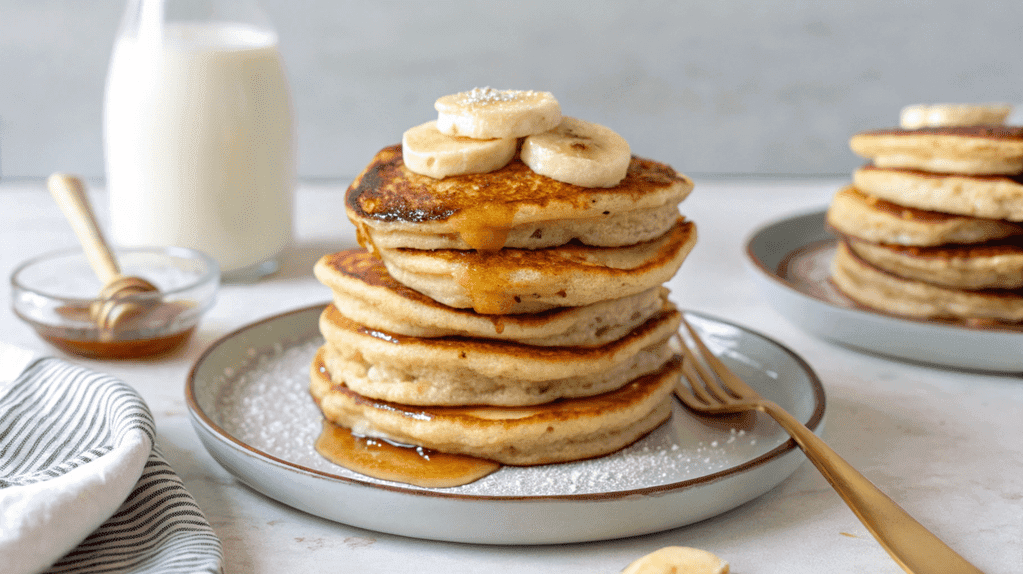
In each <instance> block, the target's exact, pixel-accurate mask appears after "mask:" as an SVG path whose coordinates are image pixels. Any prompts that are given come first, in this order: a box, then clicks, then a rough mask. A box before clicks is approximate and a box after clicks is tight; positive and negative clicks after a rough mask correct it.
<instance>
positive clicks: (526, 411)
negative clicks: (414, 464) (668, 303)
mask: <svg viewBox="0 0 1023 574" xmlns="http://www.w3.org/2000/svg"><path fill="white" fill-rule="evenodd" d="M680 373H681V361H680V360H672V361H670V362H669V363H668V364H666V365H665V366H664V367H663V368H662V369H660V370H659V371H657V372H655V373H652V374H649V375H646V376H643V377H640V378H638V379H636V380H634V381H632V382H630V383H628V384H627V385H625V386H624V387H622V388H620V389H618V390H617V391H613V392H610V393H603V394H600V395H596V396H593V397H586V398H579V399H565V400H560V401H555V402H553V403H547V404H545V405H541V406H536V407H504V408H502V407H479V406H459V407H410V406H407V405H401V404H397V403H390V402H386V401H379V400H375V399H368V398H366V397H364V396H362V395H360V394H358V393H355V392H353V391H351V390H350V389H348V387H347V386H345V385H344V384H340V383H335V382H333V380H332V377H331V374H330V372H329V370H328V368H327V366H326V365H325V363H324V362H323V360H322V359H321V358H320V356H319V355H318V356H317V358H316V359H315V360H314V361H313V362H312V364H311V366H310V379H311V385H310V392H311V394H312V396H313V398H314V399H315V400H316V402H317V404H318V405H319V406H320V410H321V411H322V412H323V415H324V417H325V418H326V419H327V420H329V421H331V422H333V423H334V424H337V425H340V426H343V427H347V428H350V429H352V431H353V432H354V433H356V434H359V435H363V436H371V437H378V438H385V439H388V440H391V441H394V442H398V443H404V444H414V445H419V446H424V447H427V448H432V449H434V450H437V451H440V452H448V453H455V454H466V455H470V456H475V457H479V458H485V459H489V460H495V461H498V462H501V463H504V464H511V465H534V464H548V463H554V462H564V461H570V460H579V459H584V458H592V457H596V456H601V455H604V454H608V453H611V452H614V451H616V450H619V449H621V448H623V447H625V446H627V445H629V444H631V443H632V442H634V441H636V440H637V439H639V438H640V437H642V436H643V435H645V434H646V433H648V432H650V431H651V430H653V429H654V428H656V427H657V426H658V425H660V424H661V423H663V422H664V421H665V420H666V419H667V418H668V417H669V416H670V414H671V398H670V394H671V391H672V389H673V388H674V385H675V383H676V382H677V381H678V378H679V376H680Z"/></svg>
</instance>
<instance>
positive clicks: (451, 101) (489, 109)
mask: <svg viewBox="0 0 1023 574" xmlns="http://www.w3.org/2000/svg"><path fill="white" fill-rule="evenodd" d="M433 107H434V108H436V109H437V129H439V130H440V131H441V133H445V134H448V135H451V136H462V137H469V138H475V139H492V138H520V137H524V136H528V135H532V134H538V133H540V132H545V131H547V130H549V129H551V128H553V127H554V126H556V125H558V122H560V121H561V106H560V105H559V104H558V100H556V99H554V96H553V95H551V93H550V92H534V91H533V90H495V89H494V88H474V89H472V90H470V91H468V92H459V93H457V94H451V95H449V96H443V97H441V98H438V99H437V101H436V103H434V106H433Z"/></svg>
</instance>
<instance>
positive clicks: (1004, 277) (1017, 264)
mask: <svg viewBox="0 0 1023 574" xmlns="http://www.w3.org/2000/svg"><path fill="white" fill-rule="evenodd" d="M848 246H849V248H850V249H852V251H853V252H854V253H855V254H856V255H857V256H859V257H860V259H863V260H864V261H866V262H867V263H870V264H871V265H873V266H874V267H877V268H879V269H881V270H884V271H888V272H889V273H893V274H895V275H898V276H899V277H904V278H906V279H916V280H918V281H925V282H927V283H932V284H935V285H943V286H946V287H955V288H958V289H1019V288H1021V287H1023V244H1021V243H1020V241H1019V240H1018V239H1017V240H1015V241H1012V240H998V241H990V242H987V243H979V244H972V245H938V246H930V247H916V246H900V245H883V244H877V243H870V242H866V241H859V240H850V241H848Z"/></svg>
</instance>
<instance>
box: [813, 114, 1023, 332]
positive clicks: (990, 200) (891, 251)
mask: <svg viewBox="0 0 1023 574" xmlns="http://www.w3.org/2000/svg"><path fill="white" fill-rule="evenodd" d="M973 108H977V109H976V110H974V109H973ZM981 108H984V106H973V107H971V106H968V105H963V106H958V107H956V106H943V107H942V108H941V109H939V110H937V111H938V112H941V113H940V114H937V115H938V116H940V115H941V114H945V115H947V116H948V117H947V118H945V119H942V118H941V117H937V116H936V118H937V119H935V118H930V119H928V120H927V123H930V122H931V121H932V120H934V121H938V122H939V123H942V122H944V123H952V124H959V123H963V122H969V121H974V120H970V119H969V118H970V117H974V116H971V115H970V114H972V113H973V111H978V110H979V111H983V112H985V113H986V112H987V111H992V110H987V109H986V108H984V109H981ZM910 111H913V112H914V113H915V112H916V111H920V112H921V113H923V112H927V114H930V111H931V110H930V108H920V110H910ZM993 111H995V112H997V114H995V115H998V114H1002V112H1003V111H1004V110H1001V109H998V110H993ZM946 112H947V113H946ZM965 112H970V113H968V114H966V113H965ZM995 115H991V116H984V117H985V118H989V119H990V120H991V121H992V122H993V123H994V124H996V125H965V126H963V125H951V126H950V125H943V126H937V127H919V128H915V129H907V128H892V129H883V130H872V131H867V132H861V133H858V134H856V135H854V136H852V138H850V142H849V145H850V147H851V148H852V149H853V151H855V152H856V153H858V154H860V155H861V156H863V157H865V158H867V159H869V160H870V163H868V164H867V165H864V166H862V167H860V168H858V169H857V170H855V171H854V172H853V182H852V185H851V186H848V187H846V188H844V189H842V190H839V192H838V193H836V195H835V197H834V199H833V200H832V203H831V206H830V207H829V209H828V214H827V222H828V225H829V226H830V227H831V228H832V229H833V230H834V231H836V232H837V233H838V234H839V235H840V239H841V242H840V244H839V247H838V250H837V253H836V255H835V260H834V262H833V266H832V271H831V278H832V280H833V282H834V283H835V285H836V286H837V287H838V288H839V289H840V290H841V291H842V292H844V293H845V294H846V295H847V296H849V298H851V299H853V300H854V301H856V302H858V303H860V304H862V305H863V306H865V307H870V308H872V309H875V310H879V311H883V312H888V313H893V314H897V315H905V316H911V317H919V318H926V319H941V320H957V321H965V322H971V321H994V322H1008V323H1012V322H1018V321H1020V320H1023V308H1021V307H1020V304H1021V301H1023V300H1021V298H1020V289H1021V288H1023V241H1021V229H1023V227H1021V226H1020V225H1019V223H1018V222H1020V221H1023V177H1021V174H1023V127H1013V126H1004V125H997V124H998V123H999V122H1000V121H1001V120H1000V119H998V118H997V117H995ZM976 117H979V116H976ZM995 120H997V121H995ZM975 121H978V122H980V121H981V120H979V119H978V120H975ZM984 121H985V122H986V121H988V119H984Z"/></svg>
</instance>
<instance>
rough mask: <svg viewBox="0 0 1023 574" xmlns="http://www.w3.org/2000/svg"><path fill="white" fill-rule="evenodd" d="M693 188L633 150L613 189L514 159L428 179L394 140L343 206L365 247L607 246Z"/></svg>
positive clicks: (636, 234)
mask: <svg viewBox="0 0 1023 574" xmlns="http://www.w3.org/2000/svg"><path fill="white" fill-rule="evenodd" d="M692 189H693V182H692V180H690V179H689V178H687V177H686V176H684V175H682V174H680V173H678V172H676V171H675V170H674V169H672V168H671V167H669V166H667V165H665V164H662V163H658V162H655V161H651V160H647V159H642V158H638V157H633V158H632V160H631V163H630V165H629V169H628V172H627V174H626V177H625V179H624V180H623V181H622V182H621V183H620V184H618V185H617V186H615V187H611V188H586V187H580V186H577V185H572V184H568V183H563V182H559V181H556V180H553V179H550V178H548V177H545V176H542V175H539V174H537V173H535V172H533V171H532V170H531V169H529V167H527V166H526V165H525V164H523V163H522V162H521V161H520V160H519V159H517V158H516V159H513V160H512V161H511V162H510V163H508V165H506V166H505V167H503V168H501V169H499V170H496V171H492V172H489V173H475V174H465V175H459V176H452V177H446V178H444V179H434V178H430V177H427V176H423V175H419V174H416V173H413V172H411V171H409V170H408V169H407V168H406V167H405V165H404V162H403V161H402V152H401V146H400V145H395V146H390V147H387V148H384V149H383V150H381V151H380V152H379V153H377V155H376V156H375V157H374V158H373V161H372V162H371V163H370V164H369V166H367V167H366V169H365V170H363V172H362V173H361V174H359V176H357V177H356V178H355V180H354V181H353V182H352V184H351V186H350V187H349V188H348V191H347V193H346V196H345V206H346V211H347V214H348V217H349V219H350V220H351V221H352V222H353V223H354V224H355V225H356V228H357V230H358V232H359V239H360V242H361V243H362V244H363V245H364V246H365V247H366V248H367V249H369V250H370V251H373V250H374V249H375V247H374V245H376V246H377V247H385V248H391V249H395V248H418V249H435V248H445V249H465V248H472V249H484V250H496V249H500V248H502V247H515V248H547V247H552V246H556V245H562V244H565V243H568V242H570V241H573V240H576V241H580V242H582V243H584V244H588V245H595V246H602V247H610V246H622V245H631V244H634V243H639V242H642V241H649V240H651V239H653V238H655V237H657V236H660V235H663V234H664V233H665V232H667V230H668V229H669V228H670V227H671V226H672V225H674V222H675V219H676V218H677V205H678V203H679V202H681V201H682V200H683V199H685V198H686V196H688V195H689V193H690V192H691V191H692Z"/></svg>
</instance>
